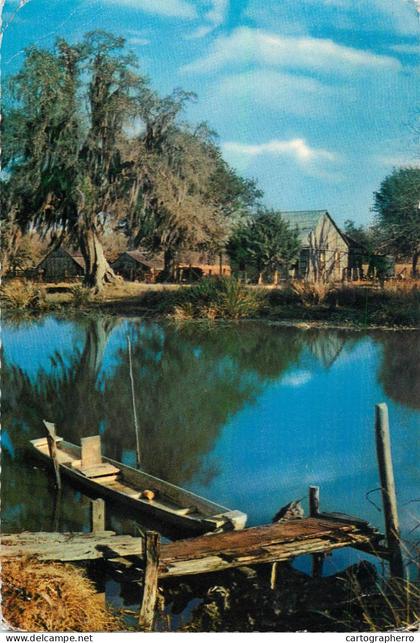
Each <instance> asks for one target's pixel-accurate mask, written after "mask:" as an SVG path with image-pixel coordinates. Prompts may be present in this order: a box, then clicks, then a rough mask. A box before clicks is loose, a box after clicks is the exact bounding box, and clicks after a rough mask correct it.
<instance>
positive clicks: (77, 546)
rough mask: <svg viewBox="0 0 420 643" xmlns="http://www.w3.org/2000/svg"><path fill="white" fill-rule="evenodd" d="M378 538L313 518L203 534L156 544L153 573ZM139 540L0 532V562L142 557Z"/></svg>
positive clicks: (178, 572)
mask: <svg viewBox="0 0 420 643" xmlns="http://www.w3.org/2000/svg"><path fill="white" fill-rule="evenodd" d="M381 538H382V536H381V535H380V534H378V533H377V532H375V531H374V530H372V529H369V528H366V527H364V526H361V525H352V524H349V523H335V522H333V521H330V520H321V519H319V518H304V519H302V520H296V521H290V522H287V523H275V524H272V525H265V526H263V527H252V528H250V529H243V530H241V531H231V532H228V533H219V534H208V535H206V536H200V537H198V538H190V539H188V540H179V541H177V542H173V543H169V544H164V545H162V546H161V556H160V563H159V576H160V577H167V576H183V575H188V574H200V573H206V572H215V571H221V570H224V569H229V568H231V567H242V566H244V565H245V566H247V565H256V564H259V563H275V562H277V561H286V560H290V559H292V558H294V557H296V556H300V555H303V554H316V553H323V552H329V551H333V550H334V549H338V548H341V547H355V548H357V549H362V550H363V551H370V552H371V553H373V554H375V553H376V554H377V555H380V554H379V553H378V551H379V550H380V547H378V545H377V543H378V541H379V540H380V539H381ZM144 551H145V549H144V546H143V541H142V539H141V538H135V537H133V536H116V535H115V534H114V533H113V532H112V531H106V532H103V533H97V534H50V533H43V532H41V533H28V532H24V533H22V534H9V535H2V536H1V548H0V560H1V559H3V560H4V559H8V558H16V557H20V556H38V557H39V558H40V559H41V560H61V561H71V560H95V559H97V558H101V557H102V556H103V557H104V558H107V559H115V558H118V557H124V556H136V557H138V556H142V553H143V552H144Z"/></svg>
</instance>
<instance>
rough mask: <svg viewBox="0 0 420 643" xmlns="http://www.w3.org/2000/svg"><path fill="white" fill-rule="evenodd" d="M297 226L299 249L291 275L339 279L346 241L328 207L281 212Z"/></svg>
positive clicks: (346, 261)
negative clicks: (324, 208)
mask: <svg viewBox="0 0 420 643" xmlns="http://www.w3.org/2000/svg"><path fill="white" fill-rule="evenodd" d="M281 216H282V218H283V219H284V220H285V221H287V222H288V223H289V225H290V227H291V228H292V229H297V230H298V233H299V240H300V243H301V250H300V255H299V260H298V262H297V264H296V266H295V268H294V275H293V276H294V277H297V278H300V279H306V280H307V281H338V280H341V279H343V278H344V277H346V276H347V273H348V268H349V242H348V240H347V238H346V236H345V235H344V234H343V233H342V232H341V230H340V228H339V227H338V225H337V224H336V223H335V221H334V220H333V218H332V217H331V215H330V214H329V213H328V212H327V210H304V211H298V212H282V213H281Z"/></svg>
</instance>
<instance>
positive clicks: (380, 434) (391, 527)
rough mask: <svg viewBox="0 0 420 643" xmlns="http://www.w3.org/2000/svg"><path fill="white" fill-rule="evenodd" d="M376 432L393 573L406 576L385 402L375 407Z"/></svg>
mask: <svg viewBox="0 0 420 643" xmlns="http://www.w3.org/2000/svg"><path fill="white" fill-rule="evenodd" d="M375 434H376V453H377V457H378V465H379V475H380V480H381V489H382V503H383V507H384V518H385V532H386V538H387V544H388V549H389V554H390V558H389V563H390V570H391V575H392V576H394V577H397V578H404V576H405V570H404V562H403V556H402V552H401V541H400V529H399V521H398V509H397V495H396V492H395V481H394V469H393V466H392V453H391V439H390V435H389V418H388V407H387V405H386V404H385V403H382V404H377V405H376V407H375Z"/></svg>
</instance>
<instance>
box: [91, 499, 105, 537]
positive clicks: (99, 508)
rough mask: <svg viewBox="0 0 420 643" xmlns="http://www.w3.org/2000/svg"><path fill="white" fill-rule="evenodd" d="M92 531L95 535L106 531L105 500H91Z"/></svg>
mask: <svg viewBox="0 0 420 643" xmlns="http://www.w3.org/2000/svg"><path fill="white" fill-rule="evenodd" d="M91 531H92V533H93V534H96V533H98V532H99V533H100V532H103V531H105V500H103V499H102V498H96V500H91Z"/></svg>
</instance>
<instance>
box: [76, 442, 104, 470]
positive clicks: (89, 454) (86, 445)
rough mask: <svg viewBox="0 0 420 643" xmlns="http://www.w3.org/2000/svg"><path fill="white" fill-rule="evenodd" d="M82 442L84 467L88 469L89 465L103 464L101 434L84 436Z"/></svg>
mask: <svg viewBox="0 0 420 643" xmlns="http://www.w3.org/2000/svg"><path fill="white" fill-rule="evenodd" d="M80 444H81V447H82V469H88V468H89V467H94V466H95V465H98V464H102V453H101V436H100V435H92V436H90V437H88V438H82V439H81V441H80Z"/></svg>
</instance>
